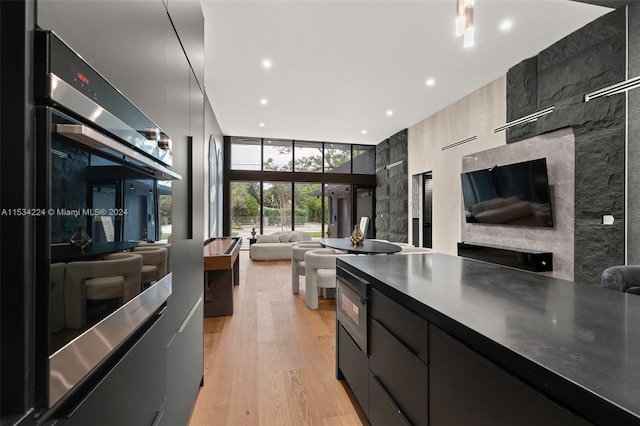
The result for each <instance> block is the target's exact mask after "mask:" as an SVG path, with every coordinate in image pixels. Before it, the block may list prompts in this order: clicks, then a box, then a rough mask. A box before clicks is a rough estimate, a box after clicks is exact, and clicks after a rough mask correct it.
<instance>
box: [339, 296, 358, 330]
mask: <svg viewBox="0 0 640 426" xmlns="http://www.w3.org/2000/svg"><path fill="white" fill-rule="evenodd" d="M340 306H341V307H342V312H344V313H345V314H347V315H348V316H349V318H351V320H352V321H353V322H354V324H356V325H360V308H358V305H356V304H355V303H353V302H352V301H351V300H350V299H349V298H348V297H346V296H345V295H344V294H341V297H340Z"/></svg>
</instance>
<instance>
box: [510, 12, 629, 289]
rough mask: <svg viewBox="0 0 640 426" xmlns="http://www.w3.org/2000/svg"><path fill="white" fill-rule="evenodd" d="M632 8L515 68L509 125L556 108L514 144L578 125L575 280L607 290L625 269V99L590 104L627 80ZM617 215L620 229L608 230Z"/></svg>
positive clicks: (514, 135) (513, 137)
mask: <svg viewBox="0 0 640 426" xmlns="http://www.w3.org/2000/svg"><path fill="white" fill-rule="evenodd" d="M625 29H626V18H625V9H618V10H615V11H613V12H611V13H609V14H607V15H605V16H603V17H601V18H599V19H597V20H595V21H594V22H592V23H590V24H588V25H586V26H584V27H583V28H581V29H579V30H578V31H576V32H574V33H572V34H570V35H569V36H567V37H565V38H564V39H562V40H560V41H558V42H557V43H555V44H553V45H552V46H550V47H549V48H547V49H545V50H544V51H542V52H540V53H539V54H538V55H537V56H536V57H534V58H530V59H527V60H525V61H523V62H521V63H520V64H518V65H516V66H515V67H513V68H512V69H510V70H509V73H508V74H507V120H508V121H511V120H514V119H517V118H520V117H523V116H526V115H528V114H531V113H533V112H535V111H538V110H540V109H543V108H546V107H548V106H551V105H555V110H554V112H553V113H551V114H549V115H546V116H544V117H542V118H539V119H538V120H537V121H536V122H533V123H529V124H527V125H523V126H519V127H517V128H515V129H513V130H510V131H509V132H508V133H507V143H514V142H518V141H520V140H523V139H527V138H530V137H533V136H535V135H541V134H544V133H547V132H550V131H553V130H556V129H560V128H563V127H567V126H569V127H572V128H573V132H574V135H575V162H576V163H575V240H574V244H575V281H577V282H582V283H585V284H590V285H599V284H600V277H601V274H602V271H603V270H604V269H605V268H607V267H608V266H612V265H619V264H623V263H624V253H625V247H624V241H625V235H624V204H625V202H624V200H625V187H624V175H625V167H624V145H625V114H626V111H625V97H624V95H616V96H610V97H602V98H598V99H595V100H592V101H590V102H587V103H585V102H584V101H583V96H584V94H586V93H589V92H592V91H594V90H597V89H600V88H602V87H606V86H608V85H610V84H613V83H617V82H619V81H622V80H624V79H625V53H626V41H625ZM603 214H613V215H614V216H615V218H616V221H615V223H614V225H612V226H604V225H601V223H600V221H601V216H602V215H603Z"/></svg>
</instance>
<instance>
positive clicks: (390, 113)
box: [387, 109, 393, 117]
mask: <svg viewBox="0 0 640 426" xmlns="http://www.w3.org/2000/svg"><path fill="white" fill-rule="evenodd" d="M387 115H388V116H389V117H391V116H392V115H393V111H391V110H390V109H388V110H387Z"/></svg>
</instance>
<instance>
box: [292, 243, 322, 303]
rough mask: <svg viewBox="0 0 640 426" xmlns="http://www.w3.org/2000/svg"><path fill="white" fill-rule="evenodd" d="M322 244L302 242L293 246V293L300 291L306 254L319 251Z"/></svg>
mask: <svg viewBox="0 0 640 426" xmlns="http://www.w3.org/2000/svg"><path fill="white" fill-rule="evenodd" d="M321 248H322V244H320V243H314V242H300V243H296V244H294V245H293V246H291V292H292V293H294V294H296V293H298V291H299V290H300V276H304V275H305V263H304V254H305V253H306V252H308V251H310V250H318V249H321Z"/></svg>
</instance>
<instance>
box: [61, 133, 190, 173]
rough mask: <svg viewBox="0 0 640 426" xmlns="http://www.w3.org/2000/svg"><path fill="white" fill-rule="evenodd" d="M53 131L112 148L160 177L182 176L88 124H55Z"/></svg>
mask: <svg viewBox="0 0 640 426" xmlns="http://www.w3.org/2000/svg"><path fill="white" fill-rule="evenodd" d="M55 131H56V133H58V134H59V135H62V136H65V137H67V138H69V139H73V140H74V141H76V142H79V143H81V144H83V145H86V146H88V147H91V148H95V149H101V148H108V149H112V150H114V151H116V152H118V153H119V154H122V155H124V156H125V157H128V158H131V159H134V160H136V161H138V162H139V163H142V164H143V165H145V166H147V167H150V168H151V169H152V170H153V171H154V174H155V175H156V176H157V177H159V178H162V179H167V180H171V179H176V180H180V179H182V177H181V176H180V175H179V174H177V173H176V172H174V171H172V170H169V169H168V168H167V167H165V166H163V165H162V164H160V163H158V162H156V161H154V160H152V159H150V158H148V157H147V156H145V155H142V154H141V153H139V152H137V151H136V150H134V149H132V148H129V147H128V146H126V145H124V144H123V143H120V142H118V141H117V140H115V139H113V138H110V137H108V136H105V135H103V134H102V133H99V132H97V131H95V130H94V129H92V128H91V127H89V126H85V125H84V124H57V125H56V126H55Z"/></svg>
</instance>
